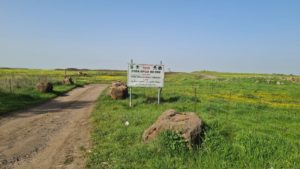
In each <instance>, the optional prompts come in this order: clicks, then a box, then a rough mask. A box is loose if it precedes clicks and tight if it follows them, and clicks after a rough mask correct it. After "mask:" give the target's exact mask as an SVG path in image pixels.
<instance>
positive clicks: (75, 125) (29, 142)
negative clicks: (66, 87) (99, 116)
mask: <svg viewBox="0 0 300 169" xmlns="http://www.w3.org/2000/svg"><path fill="white" fill-rule="evenodd" d="M105 87H106V85H88V86H85V87H83V88H77V89H75V90H73V91H71V92H69V93H67V94H66V95H65V96H60V97H57V98H56V99H53V100H52V101H49V102H48V103H46V104H43V105H41V106H37V107H35V108H31V109H28V110H24V111H18V112H15V113H12V114H11V115H10V116H8V117H5V118H2V119H1V120H0V168H1V169H2V168H3V169H10V168H16V169H17V168H22V169H26V168H34V169H36V168H43V169H47V168H75V169H77V168H78V169H79V168H80V169H81V168H84V151H87V150H88V149H89V133H90V127H89V116H90V113H91V111H92V109H93V107H94V103H95V102H96V100H97V98H98V96H99V94H100V93H101V92H102V91H103V89H105Z"/></svg>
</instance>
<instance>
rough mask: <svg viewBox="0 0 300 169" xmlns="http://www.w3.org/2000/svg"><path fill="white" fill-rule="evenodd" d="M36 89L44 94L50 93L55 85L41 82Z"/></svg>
mask: <svg viewBox="0 0 300 169" xmlns="http://www.w3.org/2000/svg"><path fill="white" fill-rule="evenodd" d="M36 89H37V90H38V91H40V92H43V93H49V92H52V91H53V85H52V83H50V82H39V83H38V84H37V85H36Z"/></svg>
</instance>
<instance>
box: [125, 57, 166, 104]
mask: <svg viewBox="0 0 300 169" xmlns="http://www.w3.org/2000/svg"><path fill="white" fill-rule="evenodd" d="M164 78H165V70H164V65H163V64H162V62H160V64H157V65H154V64H134V63H133V61H132V60H131V63H130V64H128V75H127V86H128V87H129V90H130V93H129V94H130V96H129V99H130V100H129V106H130V107H131V106H132V100H131V99H132V96H131V95H132V87H152V88H158V93H157V103H158V104H159V103H160V94H161V89H162V87H164Z"/></svg>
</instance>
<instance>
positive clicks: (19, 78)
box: [0, 75, 64, 93]
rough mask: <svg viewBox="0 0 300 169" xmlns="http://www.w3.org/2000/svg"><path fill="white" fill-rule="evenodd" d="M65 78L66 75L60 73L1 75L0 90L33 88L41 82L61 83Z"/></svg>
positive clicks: (12, 91) (16, 90) (13, 91)
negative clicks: (59, 74)
mask: <svg viewBox="0 0 300 169" xmlns="http://www.w3.org/2000/svg"><path fill="white" fill-rule="evenodd" d="M63 78H64V76H58V75H55V76H53V75H52V76H51V75H2V76H0V91H2V92H10V93H15V92H18V91H21V90H28V89H33V88H35V86H36V85H37V84H38V83H39V82H51V83H54V84H55V83H60V82H61V81H62V80H63Z"/></svg>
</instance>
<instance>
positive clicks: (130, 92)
mask: <svg viewBox="0 0 300 169" xmlns="http://www.w3.org/2000/svg"><path fill="white" fill-rule="evenodd" d="M131 98H132V88H131V87H130V88H129V107H131V106H132V104H131Z"/></svg>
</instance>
